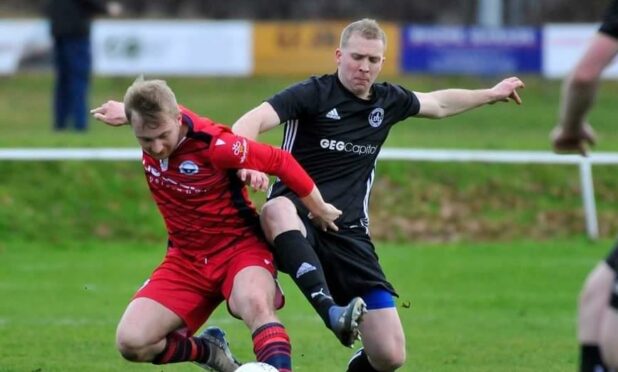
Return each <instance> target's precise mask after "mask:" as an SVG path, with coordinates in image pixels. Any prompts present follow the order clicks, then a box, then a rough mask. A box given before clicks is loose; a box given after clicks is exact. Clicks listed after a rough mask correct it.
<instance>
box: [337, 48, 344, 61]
mask: <svg viewBox="0 0 618 372" xmlns="http://www.w3.org/2000/svg"><path fill="white" fill-rule="evenodd" d="M342 55H343V52H342V51H341V49H340V48H337V49H335V61H336V62H337V65H339V63H340V62H341V56H342Z"/></svg>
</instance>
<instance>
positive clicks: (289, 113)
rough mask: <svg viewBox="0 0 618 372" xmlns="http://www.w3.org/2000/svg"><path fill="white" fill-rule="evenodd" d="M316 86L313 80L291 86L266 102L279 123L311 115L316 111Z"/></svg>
mask: <svg viewBox="0 0 618 372" xmlns="http://www.w3.org/2000/svg"><path fill="white" fill-rule="evenodd" d="M318 97H319V91H318V84H317V82H316V80H315V79H314V78H311V79H307V80H305V81H303V82H300V83H298V84H295V85H292V86H290V87H288V88H286V89H284V90H282V91H281V92H279V93H277V94H275V95H274V96H272V97H271V98H269V99H268V100H267V102H268V103H269V104H270V105H271V106H272V107H273V109H274V110H275V112H277V115H279V118H280V119H281V122H282V123H284V122H286V121H288V120H290V119H298V118H300V117H304V116H308V115H311V114H312V113H313V112H315V111H316V110H317V105H318Z"/></svg>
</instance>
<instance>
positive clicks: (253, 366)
mask: <svg viewBox="0 0 618 372" xmlns="http://www.w3.org/2000/svg"><path fill="white" fill-rule="evenodd" d="M277 371H278V370H277V368H275V367H273V366H271V365H270V364H266V363H260V362H251V363H245V364H243V365H242V366H240V367H239V368H237V369H236V372H277Z"/></svg>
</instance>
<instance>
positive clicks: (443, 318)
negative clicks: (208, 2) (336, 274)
mask: <svg viewBox="0 0 618 372" xmlns="http://www.w3.org/2000/svg"><path fill="white" fill-rule="evenodd" d="M295 80H296V79H292V78H255V79H232V78H208V79H206V78H203V79H194V78H191V79H190V78H173V79H169V82H170V84H171V86H172V87H173V88H174V90H175V91H176V93H177V96H178V98H179V101H180V102H182V103H184V104H185V105H187V106H189V107H191V108H193V109H194V110H195V111H197V112H199V113H202V114H205V115H208V116H210V117H212V118H213V119H215V120H218V121H221V122H224V123H231V122H233V121H234V120H235V119H236V118H237V117H238V116H239V115H241V114H242V113H243V112H245V111H246V110H248V109H249V108H251V107H253V106H255V105H256V104H258V103H259V102H260V101H261V100H263V99H264V98H266V97H268V96H270V95H271V94H272V93H274V92H275V91H277V90H279V89H281V88H283V87H285V86H287V85H289V84H291V83H292V82H294V81H295ZM524 80H525V81H526V82H527V88H526V89H525V90H524V91H523V92H522V98H523V100H524V105H523V106H521V107H516V106H515V105H505V104H497V105H494V106H491V107H487V108H484V109H482V110H477V111H474V112H470V113H466V114H465V115H462V116H458V117H454V118H449V119H446V120H442V121H439V122H438V121H430V120H415V119H410V120H408V121H406V122H405V123H403V124H402V125H399V126H398V127H396V128H395V129H394V131H393V133H392V135H391V137H390V139H389V142H388V143H387V145H388V146H392V147H395V146H397V147H418V148H457V149H466V148H469V149H504V150H545V151H547V150H549V142H548V139H547V138H548V132H549V130H550V129H551V128H552V126H553V125H554V122H555V120H556V113H557V107H556V105H557V102H558V91H559V84H558V83H557V82H555V81H545V80H541V79H537V78H533V77H525V78H524ZM394 81H395V82H398V83H401V84H404V85H406V86H408V87H412V88H413V89H416V90H420V91H428V90H433V89H441V88H446V87H450V86H456V87H463V88H479V87H485V86H489V85H491V84H493V83H494V80H492V81H488V80H480V79H471V78H439V79H438V78H428V77H422V78H417V77H400V78H396V79H394ZM130 82H131V79H125V78H122V79H120V78H105V79H104V78H97V79H95V80H94V81H93V89H92V98H91V102H92V103H93V104H95V103H98V102H103V101H104V100H107V99H110V98H119V97H121V96H122V94H123V92H124V91H125V89H126V87H127V86H128V85H129V84H130ZM50 92H51V78H50V76H49V75H46V74H32V75H18V76H14V77H4V78H0V97H1V99H0V117H2V120H0V148H7V147H111V146H113V147H136V143H135V139H134V138H133V137H132V135H131V132H130V130H129V129H128V128H121V129H112V128H107V127H105V126H103V125H101V124H98V123H95V122H92V123H91V130H90V131H89V132H88V133H86V134H75V133H71V132H67V133H53V132H52V131H51V122H50V115H49V114H50ZM617 95H618V84H617V83H605V84H603V86H602V90H601V92H600V95H599V97H598V99H599V100H598V102H597V106H596V107H595V110H594V111H593V112H592V114H591V116H590V121H591V122H592V123H593V124H594V126H595V128H596V129H597V130H598V132H599V134H600V135H601V141H600V143H599V145H598V147H597V149H598V150H599V151H618V131H617V130H616V129H615V125H616V119H615V118H616V117H618V106H617V105H615V102H614V101H615V97H616V96H617ZM263 139H264V140H266V141H268V142H271V143H274V144H279V142H280V133H277V132H275V133H272V134H270V135H268V136H266V137H264V138H263ZM378 174H379V176H378V180H377V182H376V184H375V186H374V190H373V194H372V205H371V211H370V212H371V217H372V229H373V233H374V237H379V238H380V239H378V240H381V241H382V243H379V244H378V253H379V254H380V257H381V260H382V262H383V263H384V266H385V268H386V271H387V274H388V276H389V278H390V279H391V280H392V282H393V283H394V284H395V286H396V287H397V288H398V290H399V292H400V294H401V298H400V300H399V302H398V306H399V310H400V314H401V317H402V321H403V324H404V327H405V330H406V334H407V342H408V354H409V356H408V363H407V364H406V366H405V367H404V368H402V371H404V372H406V371H438V372H442V371H446V372H450V371H453V372H455V371H457V372H459V371H471V372H476V371H479V372H483V371H487V372H489V371H574V370H575V369H576V368H575V365H576V361H577V343H576V340H575V325H574V324H575V308H576V299H577V293H578V291H579V288H580V286H581V284H582V281H583V278H584V277H585V275H586V273H587V272H588V271H589V270H590V269H591V268H592V267H593V265H594V264H595V262H597V261H598V260H599V259H601V258H602V257H603V256H604V255H605V253H606V252H607V250H608V249H609V247H610V244H611V243H612V241H611V239H612V238H613V236H614V234H615V233H616V232H617V231H618V213H617V211H618V194H617V193H616V190H617V189H618V177H617V176H616V175H617V174H618V173H617V172H616V167H615V166H599V167H596V166H595V167H594V177H595V189H596V190H595V191H596V194H597V203H598V204H597V208H598V212H599V222H600V228H601V234H602V237H603V239H602V240H601V241H598V242H589V241H587V240H585V239H584V237H583V231H584V223H583V217H582V212H581V200H580V194H579V186H578V178H577V170H576V169H575V168H574V167H569V166H557V165H556V166H553V165H535V166H529V165H496V164H491V165H488V164H440V165H436V164H429V163H410V162H384V163H379V165H378ZM254 199H255V201H256V202H257V204H260V203H261V202H262V201H263V195H255V197H254ZM0 238H1V239H0V298H1V300H0V372H9V371H11V372H13V371H15V372H22V371H30V372H31V371H37V372H51V371H58V372H60V371H62V372H64V371H153V370H157V371H190V370H196V367H194V366H189V365H184V366H183V365H176V366H165V367H153V366H150V365H136V364H130V363H126V362H124V361H123V360H122V359H121V358H120V357H119V355H118V354H117V352H116V351H115V348H114V332H115V327H116V323H117V321H118V319H119V317H120V315H121V313H122V311H123V309H124V307H125V306H126V304H127V301H128V299H129V298H130V296H131V294H132V293H133V292H134V291H135V289H136V288H137V287H138V286H139V285H140V284H141V283H142V282H143V280H144V279H145V278H146V277H147V276H148V275H149V273H150V271H151V270H152V268H153V267H154V266H155V265H156V264H157V263H158V262H159V260H160V259H161V257H162V255H163V251H164V242H165V231H164V228H163V224H162V220H161V218H160V216H159V215H158V213H157V211H156V207H155V206H154V204H153V203H152V200H151V197H150V195H149V194H148V191H147V188H146V185H145V182H144V179H143V170H142V169H141V168H140V164H139V162H137V161H136V162H116V163H111V162H94V163H93V162H79V161H76V162H11V161H4V162H0ZM386 241H389V242H388V243H387V242H386ZM445 242H450V243H448V244H447V243H445ZM283 284H284V288H285V289H286V291H287V300H288V301H287V306H286V308H285V309H284V310H282V311H281V312H280V315H281V318H282V319H283V321H284V322H285V323H286V325H287V326H288V328H289V331H290V335H291V337H292V341H293V347H294V363H295V370H297V371H307V372H309V371H326V372H329V371H342V370H344V366H345V363H346V362H347V359H348V357H349V355H350V352H351V351H350V350H346V349H345V348H343V347H340V346H339V344H338V343H337V342H336V340H335V339H334V337H332V336H331V335H330V334H329V332H328V331H327V330H326V329H325V328H324V327H323V326H322V325H321V322H320V320H319V318H318V317H317V316H316V315H315V314H314V313H313V311H312V310H311V309H310V307H309V306H308V305H307V304H306V301H305V300H304V299H303V298H301V296H300V295H299V292H298V290H296V288H295V287H294V285H293V284H292V283H291V282H290V281H289V280H287V278H284V280H283ZM407 304H411V307H406V306H404V305H407ZM212 324H218V325H221V326H222V327H224V328H225V329H226V330H227V331H228V333H229V336H230V339H231V341H232V344H233V348H234V350H235V351H236V353H237V354H238V356H239V357H240V358H241V359H242V360H248V359H250V358H251V357H252V353H251V345H250V342H249V334H248V331H247V330H246V329H245V328H244V326H243V325H242V324H241V323H240V322H239V321H234V320H231V319H230V317H229V316H228V315H227V314H226V313H225V312H224V311H223V310H219V311H218V312H216V313H215V315H214V316H213V318H212Z"/></svg>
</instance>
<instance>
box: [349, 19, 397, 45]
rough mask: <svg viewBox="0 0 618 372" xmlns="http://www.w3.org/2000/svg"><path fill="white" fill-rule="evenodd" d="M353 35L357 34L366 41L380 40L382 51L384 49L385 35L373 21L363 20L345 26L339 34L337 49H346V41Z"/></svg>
mask: <svg viewBox="0 0 618 372" xmlns="http://www.w3.org/2000/svg"><path fill="white" fill-rule="evenodd" d="M354 33H359V34H360V36H362V37H363V38H365V39H368V40H382V43H383V44H384V49H386V34H385V33H384V31H383V30H382V29H381V28H380V25H379V24H378V22H376V20H375V19H370V18H363V19H361V20H359V21H356V22H352V23H350V24H349V25H347V26H346V27H345V28H344V29H343V31H342V32H341V39H340V41H339V48H341V49H343V48H345V47H347V46H348V41H349V40H350V37H351V36H352V34H354Z"/></svg>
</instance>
